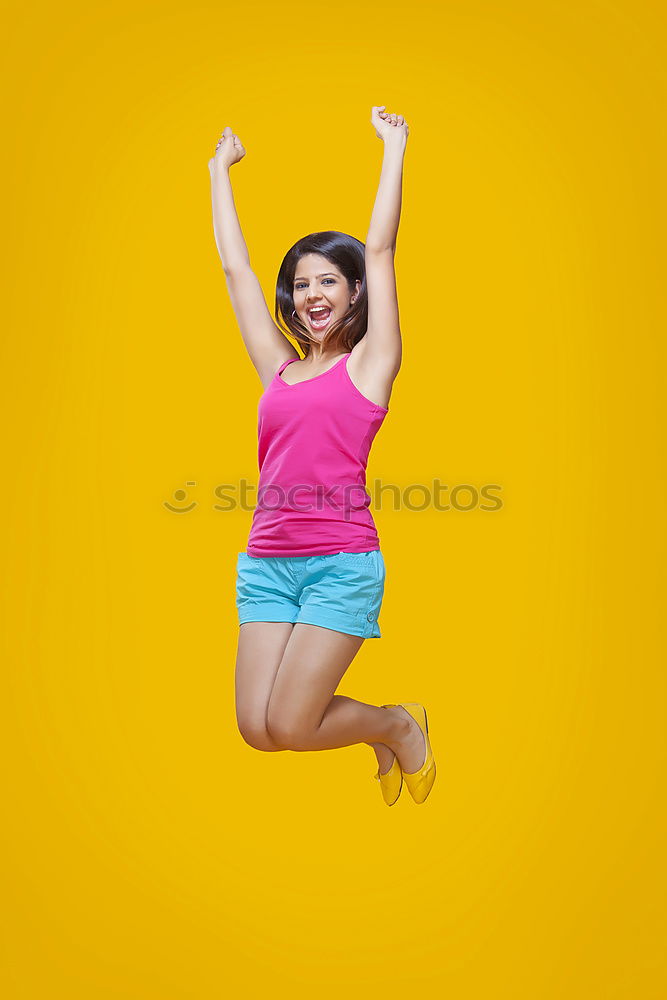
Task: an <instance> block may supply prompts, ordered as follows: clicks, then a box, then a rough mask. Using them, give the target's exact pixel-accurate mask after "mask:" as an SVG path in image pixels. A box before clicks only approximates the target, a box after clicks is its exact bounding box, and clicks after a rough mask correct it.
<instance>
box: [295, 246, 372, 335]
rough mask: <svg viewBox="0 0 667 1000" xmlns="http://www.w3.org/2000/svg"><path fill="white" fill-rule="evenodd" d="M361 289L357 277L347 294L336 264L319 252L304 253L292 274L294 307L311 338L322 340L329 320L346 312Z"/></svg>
mask: <svg viewBox="0 0 667 1000" xmlns="http://www.w3.org/2000/svg"><path fill="white" fill-rule="evenodd" d="M360 288H361V282H360V281H359V280H358V279H357V281H356V287H355V290H354V291H353V292H352V293H350V289H349V286H348V283H347V279H346V278H345V276H344V275H343V274H342V272H341V271H339V270H338V268H337V267H336V265H335V264H333V263H332V262H331V261H330V260H327V258H326V257H322V256H321V254H318V253H309V254H306V255H305V256H303V257H302V258H301V259H300V260H299V263H298V264H297V266H296V271H295V275H294V289H293V292H292V294H293V297H294V308H295V310H296V314H297V316H298V317H299V319H300V320H301V322H302V323H303V324H304V325H305V326H306V328H307V330H308V332H309V334H310V336H311V337H312V339H313V340H317V341H321V340H322V338H323V336H324V334H325V333H326V331H327V330H328V329H329V327H330V326H331V324H332V323H334V322H335V321H336V320H339V319H341V318H342V317H343V316H344V315H345V313H346V312H348V310H349V308H350V305H351V304H352V303H353V302H354V301H355V299H356V298H357V296H358V294H359V289H360Z"/></svg>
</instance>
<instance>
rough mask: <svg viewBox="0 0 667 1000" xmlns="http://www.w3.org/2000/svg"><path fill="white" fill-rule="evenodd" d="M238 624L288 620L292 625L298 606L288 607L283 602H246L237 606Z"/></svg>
mask: <svg viewBox="0 0 667 1000" xmlns="http://www.w3.org/2000/svg"><path fill="white" fill-rule="evenodd" d="M237 610H238V618H239V625H245V623H246V622H289V623H290V625H294V623H295V621H296V616H297V615H298V613H299V609H298V608H288V607H287V606H286V605H285V604H247V605H245V606H244V607H243V608H238V609H237Z"/></svg>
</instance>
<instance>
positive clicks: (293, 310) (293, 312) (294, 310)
mask: <svg viewBox="0 0 667 1000" xmlns="http://www.w3.org/2000/svg"><path fill="white" fill-rule="evenodd" d="M295 312H296V309H292V319H294V314H295Z"/></svg>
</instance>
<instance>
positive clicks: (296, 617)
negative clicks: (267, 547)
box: [236, 549, 385, 639]
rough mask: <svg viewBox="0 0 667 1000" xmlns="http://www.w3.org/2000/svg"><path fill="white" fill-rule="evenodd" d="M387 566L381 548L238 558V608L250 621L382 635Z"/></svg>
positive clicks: (241, 620)
mask: <svg viewBox="0 0 667 1000" xmlns="http://www.w3.org/2000/svg"><path fill="white" fill-rule="evenodd" d="M384 580H385V566H384V559H383V557H382V553H381V552H380V550H379V549H375V550H374V551H372V552H336V553H334V554H333V555H328V556H249V555H248V553H247V552H239V554H238V556H237V560H236V608H237V611H238V617H239V625H243V624H244V623H245V622H292V624H296V623H297V622H303V623H305V624H307V625H320V626H322V627H323V628H330V629H334V630H335V631H337V632H347V634H348V635H359V636H363V638H364V639H381V638H382V634H381V632H380V626H379V624H378V616H379V614H380V608H381V606H382V598H383V596H384Z"/></svg>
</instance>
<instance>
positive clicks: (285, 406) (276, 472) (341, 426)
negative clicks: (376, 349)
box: [247, 353, 389, 556]
mask: <svg viewBox="0 0 667 1000" xmlns="http://www.w3.org/2000/svg"><path fill="white" fill-rule="evenodd" d="M349 357H350V354H349V353H348V354H345V355H344V356H343V357H342V358H339V360H338V361H337V362H336V363H335V364H334V365H333V367H332V368H329V370H328V371H326V372H322V374H320V375H315V377H314V378H309V379H305V380H304V381H303V382H297V383H296V384H295V385H289V383H287V382H285V381H284V380H283V379H282V378H281V377H280V376H281V373H282V372H283V370H284V369H285V368H286V367H287V365H289V364H291V363H292V361H297V360H298V358H291V359H290V360H289V361H285V362H284V363H283V364H282V365H281V366H280V368H279V369H278V371H277V372H276V374H275V375H274V377H273V379H272V381H271V382H270V384H269V386H268V388H267V389H266V391H265V392H264V393H263V394H262V396H261V397H260V400H259V405H258V417H259V420H258V426H257V434H258V439H259V440H258V462H259V473H260V475H259V483H258V490H257V506H256V507H255V509H254V512H253V518H252V525H251V529H250V536H249V538H248V548H247V553H248V555H249V556H315V555H331V554H333V553H335V552H371V551H373V550H375V549H379V548H380V540H379V537H378V533H377V530H376V527H375V522H374V521H373V515H372V514H371V512H370V510H369V505H370V502H371V499H370V496H369V495H368V493H367V491H366V465H367V462H368V454H369V452H370V449H371V445H372V443H373V439H374V438H375V435H376V434H377V431H378V430H379V428H380V425H381V424H382V421H383V420H384V418H385V417H386V415H387V413H388V412H389V410H388V409H387V408H386V407H384V406H378V404H377V403H372V402H371V401H370V399H367V398H366V396H364V395H362V393H361V392H360V391H359V390H358V389H357V387H356V386H355V384H354V383H353V381H352V379H351V378H350V376H349V374H348V371H347V359H348V358H349Z"/></svg>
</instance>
